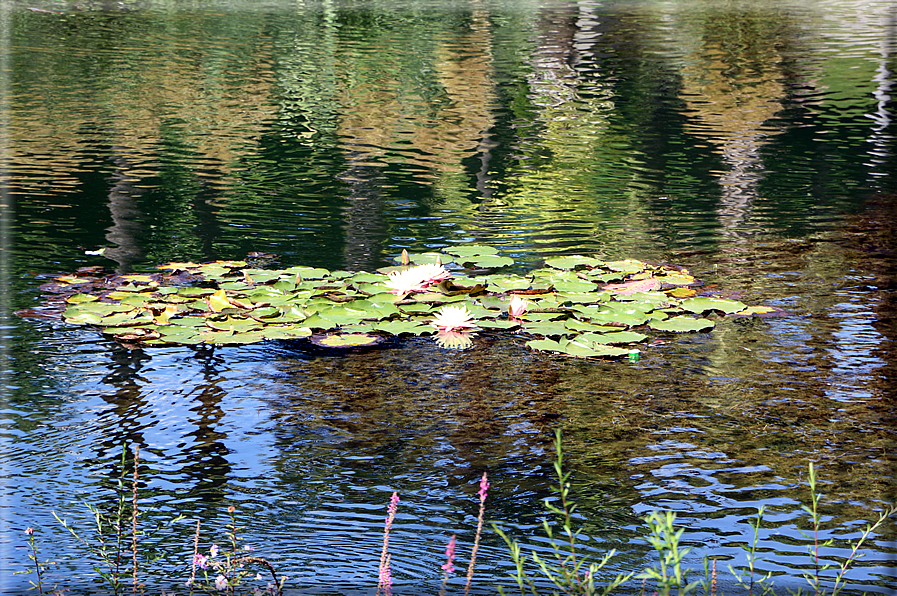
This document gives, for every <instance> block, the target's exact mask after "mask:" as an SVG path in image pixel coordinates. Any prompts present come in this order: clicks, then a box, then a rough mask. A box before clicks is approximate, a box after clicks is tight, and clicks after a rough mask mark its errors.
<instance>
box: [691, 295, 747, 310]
mask: <svg viewBox="0 0 897 596" xmlns="http://www.w3.org/2000/svg"><path fill="white" fill-rule="evenodd" d="M679 306H680V307H681V308H683V309H685V310H687V311H688V312H693V313H695V314H701V313H704V312H707V311H708V310H718V311H721V312H724V313H727V314H728V313H734V312H738V311H740V310H744V309H745V308H746V305H745V304H744V303H743V302H739V301H738V300H728V299H726V298H712V297H709V296H698V297H695V298H686V299H685V300H683V301H682V302H680V303H679Z"/></svg>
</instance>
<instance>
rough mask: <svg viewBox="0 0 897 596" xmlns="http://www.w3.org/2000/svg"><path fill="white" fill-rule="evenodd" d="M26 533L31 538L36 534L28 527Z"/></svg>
mask: <svg viewBox="0 0 897 596" xmlns="http://www.w3.org/2000/svg"><path fill="white" fill-rule="evenodd" d="M25 533H26V534H28V535H29V536H31V535H32V534H34V528H32V527H31V526H28V527H27V528H25Z"/></svg>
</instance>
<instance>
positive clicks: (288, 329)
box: [262, 325, 312, 339]
mask: <svg viewBox="0 0 897 596" xmlns="http://www.w3.org/2000/svg"><path fill="white" fill-rule="evenodd" d="M262 334H263V335H264V336H265V339H302V338H303V337H309V336H311V334H312V331H311V329H309V328H308V327H297V326H294V325H268V326H267V327H265V328H264V329H262Z"/></svg>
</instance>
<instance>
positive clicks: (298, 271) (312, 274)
mask: <svg viewBox="0 0 897 596" xmlns="http://www.w3.org/2000/svg"><path fill="white" fill-rule="evenodd" d="M284 271H285V272H286V273H290V274H292V275H294V276H295V277H296V279H297V280H301V281H304V280H308V279H324V278H326V277H327V276H329V275H330V271H328V270H327V269H320V268H317V267H290V268H288V269H284Z"/></svg>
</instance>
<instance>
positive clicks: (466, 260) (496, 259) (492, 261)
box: [456, 255, 514, 269]
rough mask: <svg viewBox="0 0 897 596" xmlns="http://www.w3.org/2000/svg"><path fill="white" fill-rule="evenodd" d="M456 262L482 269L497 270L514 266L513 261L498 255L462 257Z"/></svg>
mask: <svg viewBox="0 0 897 596" xmlns="http://www.w3.org/2000/svg"><path fill="white" fill-rule="evenodd" d="M456 260H457V261H458V262H460V263H461V264H462V265H472V266H474V267H482V268H484V269H498V268H499V267H507V266H508V265H513V264H514V259H512V258H510V257H500V256H498V255H463V256H459V257H458V258H457V259H456Z"/></svg>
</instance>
